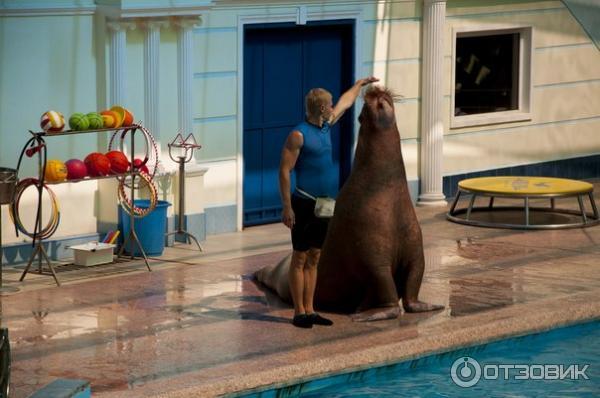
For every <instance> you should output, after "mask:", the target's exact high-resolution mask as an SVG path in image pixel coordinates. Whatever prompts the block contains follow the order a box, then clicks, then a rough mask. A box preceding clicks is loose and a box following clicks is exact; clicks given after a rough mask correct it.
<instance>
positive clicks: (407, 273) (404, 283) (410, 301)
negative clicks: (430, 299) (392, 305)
mask: <svg viewBox="0 0 600 398" xmlns="http://www.w3.org/2000/svg"><path fill="white" fill-rule="evenodd" d="M417 247H421V250H415V252H414V253H413V255H412V257H411V258H409V259H407V261H406V262H405V264H399V265H398V266H397V267H396V270H397V271H396V275H394V279H395V284H396V292H397V293H398V297H402V307H403V308H404V311H405V312H409V313H416V312H428V311H437V310H441V309H444V306H443V305H438V304H429V303H425V302H423V301H419V299H418V296H419V288H420V286H421V282H422V280H423V271H424V269H425V258H424V256H423V249H422V246H420V245H419V246H417Z"/></svg>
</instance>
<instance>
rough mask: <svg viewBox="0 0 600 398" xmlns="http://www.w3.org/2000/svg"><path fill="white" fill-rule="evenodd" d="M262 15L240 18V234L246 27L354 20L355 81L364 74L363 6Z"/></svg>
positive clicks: (240, 220)
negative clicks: (342, 9)
mask: <svg viewBox="0 0 600 398" xmlns="http://www.w3.org/2000/svg"><path fill="white" fill-rule="evenodd" d="M266 11H268V10H266V9H265V13H264V14H260V15H240V16H238V25H237V31H238V54H237V59H238V67H237V69H238V87H237V93H238V95H237V103H238V108H237V156H236V162H237V165H236V170H237V173H236V174H237V175H236V185H237V189H236V197H237V200H236V203H237V230H238V231H241V230H242V228H243V224H244V209H243V206H244V182H243V176H244V25H250V24H260V23H282V22H295V23H296V24H297V25H304V24H306V22H308V21H332V20H339V19H352V20H354V80H356V79H357V76H359V75H361V74H362V62H361V60H362V48H361V47H362V37H363V25H362V24H363V20H364V18H363V15H362V13H363V11H362V7H360V8H357V9H356V10H350V11H340V12H310V11H309V7H307V6H300V7H298V8H297V11H296V12H295V13H286V14H268V13H266ZM361 107H362V101H361V100H360V99H359V100H358V101H356V103H355V104H354V108H355V109H354V110H355V114H357V113H356V112H357V110H359V109H360V108H361ZM358 127H359V126H358V123H354V132H353V137H352V147H353V148H354V147H355V146H356V139H357V135H358Z"/></svg>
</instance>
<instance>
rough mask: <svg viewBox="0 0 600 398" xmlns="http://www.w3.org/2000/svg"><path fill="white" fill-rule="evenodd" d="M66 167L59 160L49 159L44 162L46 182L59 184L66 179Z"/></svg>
mask: <svg viewBox="0 0 600 398" xmlns="http://www.w3.org/2000/svg"><path fill="white" fill-rule="evenodd" d="M67 174H68V172H67V166H65V164H64V163H63V162H61V161H60V160H56V159H51V160H48V161H47V162H46V173H45V174H44V179H45V180H46V182H61V181H64V180H66V179H67Z"/></svg>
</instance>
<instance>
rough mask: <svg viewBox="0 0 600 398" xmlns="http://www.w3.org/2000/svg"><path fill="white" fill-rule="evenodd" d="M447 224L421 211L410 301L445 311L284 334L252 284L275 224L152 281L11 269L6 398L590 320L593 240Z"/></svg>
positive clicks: (598, 240) (564, 233)
mask: <svg viewBox="0 0 600 398" xmlns="http://www.w3.org/2000/svg"><path fill="white" fill-rule="evenodd" d="M599 188H600V186H599V185H598V184H597V183H596V192H598V191H600V189H599ZM599 196H600V195H598V194H597V195H596V198H597V199H596V200H598V197H599ZM565 206H571V204H570V203H567V202H565ZM445 211H446V209H443V208H422V207H419V208H417V215H418V217H419V220H420V223H421V227H422V230H423V237H424V247H425V257H426V272H425V278H424V281H423V285H422V289H421V298H422V299H423V300H426V301H430V302H433V303H439V304H444V305H445V306H446V308H445V310H443V311H440V312H436V313H427V314H402V315H401V316H400V317H399V318H398V319H395V320H388V321H380V322H373V323H354V322H352V321H351V320H350V319H349V318H348V317H347V316H345V315H340V314H329V315H330V316H331V318H332V319H333V320H334V322H335V324H334V326H332V327H318V326H315V327H314V328H312V329H308V330H305V329H298V328H294V327H293V326H291V325H290V318H291V315H292V311H291V309H290V307H289V306H287V305H286V304H284V303H282V302H280V301H279V300H278V299H277V298H275V297H273V296H272V295H271V294H270V293H269V292H265V291H263V290H261V289H260V288H259V287H258V286H256V285H255V283H254V282H253V281H252V280H251V278H250V275H251V274H252V272H253V271H255V270H257V269H259V268H261V267H263V266H265V265H269V264H273V263H276V262H278V261H279V260H280V259H281V258H283V257H284V256H285V255H286V254H287V253H288V252H289V250H290V249H289V248H290V242H289V233H288V231H287V230H286V228H285V227H284V226H283V225H281V224H279V225H268V226H262V227H253V228H248V229H246V230H244V231H243V232H240V233H231V234H223V235H218V236H210V237H209V238H208V239H207V240H206V241H205V242H203V246H204V248H205V252H204V253H199V252H198V251H197V250H196V249H195V248H194V247H192V246H186V245H181V244H179V245H177V246H176V247H170V248H167V249H166V250H165V253H164V255H163V256H162V257H160V258H153V259H151V262H150V265H151V268H152V272H148V271H147V270H146V268H145V266H144V265H143V263H140V262H139V261H136V262H128V263H121V264H116V265H111V266H96V267H89V268H78V269H69V268H68V266H64V267H59V270H60V272H59V277H60V278H61V281H62V282H63V285H62V286H61V287H56V286H55V285H54V282H53V280H52V278H51V277H49V276H46V275H37V274H35V273H32V274H30V275H28V276H27V278H26V280H25V282H24V283H18V282H16V279H18V276H19V274H20V272H21V270H22V268H20V267H16V268H8V269H7V271H6V272H5V277H6V278H5V279H6V280H7V282H6V283H7V284H8V285H12V286H18V287H20V289H21V291H20V292H18V293H15V294H11V295H5V296H1V297H0V304H1V306H0V310H1V312H0V315H1V318H0V319H1V325H2V326H3V327H8V328H9V330H10V340H11V348H12V360H13V363H12V389H11V390H12V392H13V394H14V395H13V396H14V397H17V398H18V397H26V396H28V395H29V394H30V393H32V392H33V391H35V390H36V389H38V388H41V387H42V386H43V385H45V384H47V383H48V382H50V381H52V380H54V379H56V378H76V379H86V380H89V381H90V382H91V385H92V392H93V395H94V396H99V397H102V396H115V397H121V396H122V397H134V396H139V397H142V396H143V397H146V396H164V397H191V396H199V397H205V396H215V395H222V394H230V393H234V392H236V391H241V390H245V389H249V388H260V387H261V386H266V385H273V384H274V385H284V384H285V382H286V381H289V380H292V379H301V378H309V377H314V376H318V375H323V374H327V373H330V372H336V371H340V370H343V369H354V368H356V369H358V368H361V367H365V366H369V365H372V364H380V363H386V362H390V361H396V360H399V359H403V358H411V357H415V356H418V355H422V354H425V353H431V352H439V351H443V350H447V349H448V348H450V347H460V346H465V345H472V344H477V343H481V342H487V341H490V340H494V339H499V338H502V337H506V336H511V335H516V334H523V333H528V332H532V331H536V330H544V329H549V328H552V327H555V326H559V325H565V324H570V323H575V322H579V321H582V320H584V319H597V318H600V299H599V297H600V261H599V260H600V245H599V244H600V226H596V227H591V228H586V229H570V230H555V231H522V230H502V229H489V228H477V227H470V226H464V225H459V224H454V223H450V222H448V221H446V220H445Z"/></svg>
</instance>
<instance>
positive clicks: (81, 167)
mask: <svg viewBox="0 0 600 398" xmlns="http://www.w3.org/2000/svg"><path fill="white" fill-rule="evenodd" d="M65 166H67V180H80V179H82V178H84V177H85V176H87V167H86V166H85V163H83V162H82V161H81V160H79V159H69V160H67V161H66V162H65Z"/></svg>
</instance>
